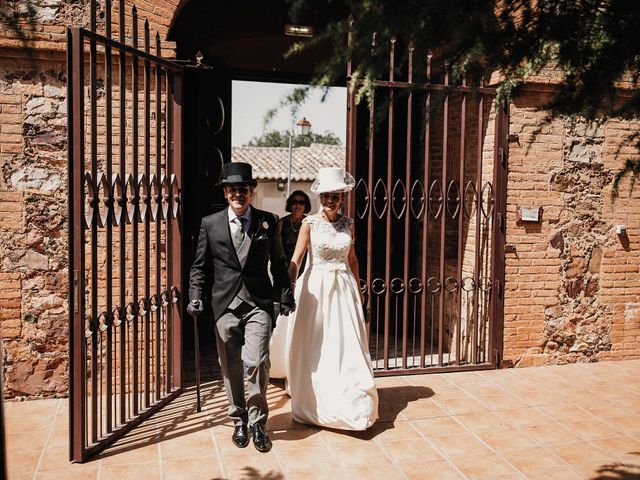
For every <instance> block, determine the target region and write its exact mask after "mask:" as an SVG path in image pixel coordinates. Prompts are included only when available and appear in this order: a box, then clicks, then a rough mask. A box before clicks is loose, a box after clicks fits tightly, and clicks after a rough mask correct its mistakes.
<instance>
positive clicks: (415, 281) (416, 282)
mask: <svg viewBox="0 0 640 480" xmlns="http://www.w3.org/2000/svg"><path fill="white" fill-rule="evenodd" d="M422 290H424V285H422V281H421V280H420V279H419V278H416V277H413V278H412V279H411V280H409V292H410V293H412V294H414V295H417V294H418V293H421V292H422Z"/></svg>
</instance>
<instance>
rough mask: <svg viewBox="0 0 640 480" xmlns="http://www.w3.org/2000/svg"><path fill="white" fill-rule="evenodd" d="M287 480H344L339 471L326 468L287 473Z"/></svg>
mask: <svg viewBox="0 0 640 480" xmlns="http://www.w3.org/2000/svg"><path fill="white" fill-rule="evenodd" d="M286 478H287V480H339V479H342V478H346V477H345V476H344V475H343V473H342V471H341V470H340V469H338V468H337V467H336V468H333V467H327V466H325V468H323V469H322V470H318V469H314V470H300V471H296V472H288V473H287V476H286Z"/></svg>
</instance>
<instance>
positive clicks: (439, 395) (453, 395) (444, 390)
mask: <svg viewBox="0 0 640 480" xmlns="http://www.w3.org/2000/svg"><path fill="white" fill-rule="evenodd" d="M433 393H434V395H433V397H431V398H432V399H434V400H437V401H445V400H460V399H463V398H464V399H468V398H469V399H470V398H473V397H471V396H470V395H469V394H467V393H465V391H464V390H463V389H462V388H460V387H458V386H456V385H442V386H436V387H434V388H433Z"/></svg>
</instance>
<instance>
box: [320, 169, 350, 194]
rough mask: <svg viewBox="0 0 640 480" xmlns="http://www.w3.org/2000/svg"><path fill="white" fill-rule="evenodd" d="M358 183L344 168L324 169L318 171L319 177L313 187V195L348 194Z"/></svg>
mask: <svg viewBox="0 0 640 480" xmlns="http://www.w3.org/2000/svg"><path fill="white" fill-rule="evenodd" d="M355 184H356V181H355V180H354V178H353V176H352V175H351V174H350V173H349V172H345V171H344V168H342V167H324V168H321V169H319V170H318V177H317V178H316V180H315V181H314V182H313V185H311V191H312V192H313V193H327V192H348V191H350V190H351V189H353V187H354V186H355Z"/></svg>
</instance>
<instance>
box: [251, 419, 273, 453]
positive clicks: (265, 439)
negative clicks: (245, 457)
mask: <svg viewBox="0 0 640 480" xmlns="http://www.w3.org/2000/svg"><path fill="white" fill-rule="evenodd" d="M251 438H253V446H254V447H256V450H258V451H259V452H263V453H264V452H268V451H269V450H271V440H270V439H269V435H267V432H265V431H264V425H260V424H259V423H256V424H255V425H253V426H252V427H251Z"/></svg>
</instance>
